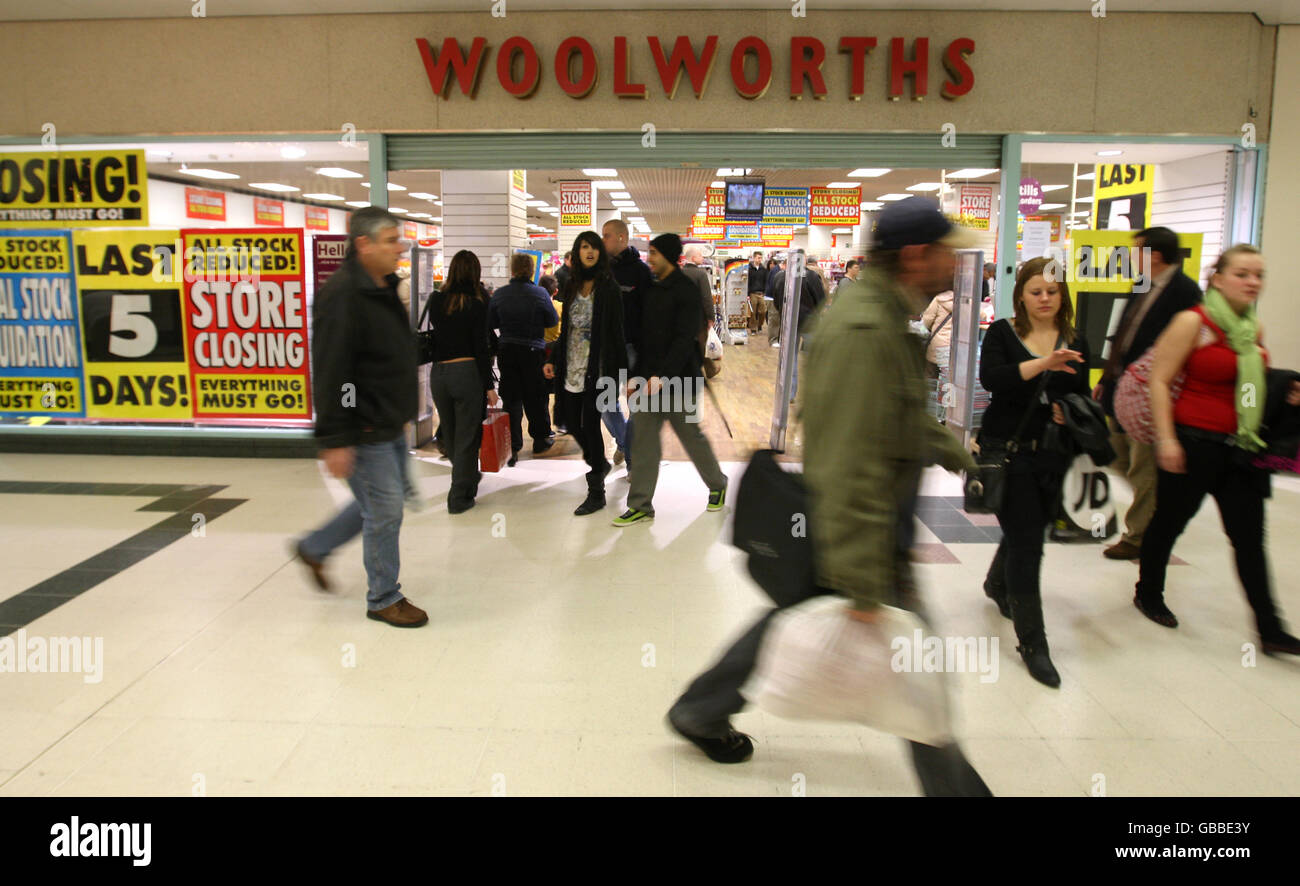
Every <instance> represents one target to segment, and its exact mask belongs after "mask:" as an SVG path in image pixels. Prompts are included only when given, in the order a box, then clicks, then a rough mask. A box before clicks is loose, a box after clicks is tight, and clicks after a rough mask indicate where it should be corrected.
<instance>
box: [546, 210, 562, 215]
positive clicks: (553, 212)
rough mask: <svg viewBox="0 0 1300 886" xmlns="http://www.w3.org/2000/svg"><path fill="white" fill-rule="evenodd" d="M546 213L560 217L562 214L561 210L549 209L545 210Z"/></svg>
mask: <svg viewBox="0 0 1300 886" xmlns="http://www.w3.org/2000/svg"><path fill="white" fill-rule="evenodd" d="M544 211H545V212H546V214H547V215H559V214H560V210H558V209H547V210H544Z"/></svg>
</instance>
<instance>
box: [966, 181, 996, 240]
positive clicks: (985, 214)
mask: <svg viewBox="0 0 1300 886" xmlns="http://www.w3.org/2000/svg"><path fill="white" fill-rule="evenodd" d="M992 219H993V186H992V185H962V186H961V196H960V198H959V202H958V208H957V223H958V224H960V225H962V226H963V227H967V228H974V229H975V230H978V231H987V230H988V229H989V224H990V222H991V221H992Z"/></svg>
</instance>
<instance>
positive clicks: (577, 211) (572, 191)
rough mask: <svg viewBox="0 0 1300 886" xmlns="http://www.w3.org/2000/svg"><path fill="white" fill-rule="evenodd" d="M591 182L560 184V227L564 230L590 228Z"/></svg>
mask: <svg viewBox="0 0 1300 886" xmlns="http://www.w3.org/2000/svg"><path fill="white" fill-rule="evenodd" d="M591 191H592V188H591V182H560V225H561V226H563V227H566V228H589V227H591V226H592V216H593V215H594V213H593V211H592V197H591Z"/></svg>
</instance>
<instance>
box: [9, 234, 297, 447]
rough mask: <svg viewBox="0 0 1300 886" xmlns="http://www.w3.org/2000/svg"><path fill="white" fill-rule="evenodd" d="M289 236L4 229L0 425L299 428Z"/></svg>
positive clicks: (293, 239)
mask: <svg viewBox="0 0 1300 886" xmlns="http://www.w3.org/2000/svg"><path fill="white" fill-rule="evenodd" d="M303 275H304V265H303V241H302V231H301V230H298V229H267V228H258V229H252V230H230V229H225V230H222V229H204V230H157V231H155V230H113V231H110V230H90V231H83V230H78V231H75V232H71V233H70V232H68V231H0V416H8V417H20V418H21V417H26V418H31V417H41V416H43V417H46V418H88V419H98V420H103V421H132V422H135V421H146V422H147V421H172V422H177V421H194V422H199V423H205V422H206V423H214V424H215V423H231V422H232V421H233V422H238V423H244V422H247V423H250V424H268V423H274V424H292V425H300V424H302V425H305V424H309V423H310V421H311V394H310V391H311V387H310V370H309V357H308V347H307V317H306V304H305V299H304V294H303V279H304V277H303Z"/></svg>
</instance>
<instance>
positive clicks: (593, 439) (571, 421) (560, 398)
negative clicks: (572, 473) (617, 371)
mask: <svg viewBox="0 0 1300 886" xmlns="http://www.w3.org/2000/svg"><path fill="white" fill-rule="evenodd" d="M593 387H594V386H593V385H592V384H591V383H590V382H588V384H587V388H588V389H587V390H585V391H583V392H582V393H580V394H575V393H573V392H571V391H568V390H565V388H564V381H563V380H559V383H558V388H557V393H556V403H557V405H558V406H559V407H560V414H561V415H563V416H564V425H565V427H567V428H568V429H569V434H570V435H572V437H573V438H574V439H575V440H577V441H578V445H579V446H581V447H582V460H583V461H585V462H586V463H587V467H588V469H589V470H588V471H587V493H588V494H589V495H600V496H601V497H602V498H603V497H604V495H605V475H606V474H608V473H609V471H610V464H609V462H608V461H607V460H606V458H605V438H604V436H602V435H601V432H600V412H599V411H598V410H597V409H596V392H595V391H594V390H592V388H593Z"/></svg>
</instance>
